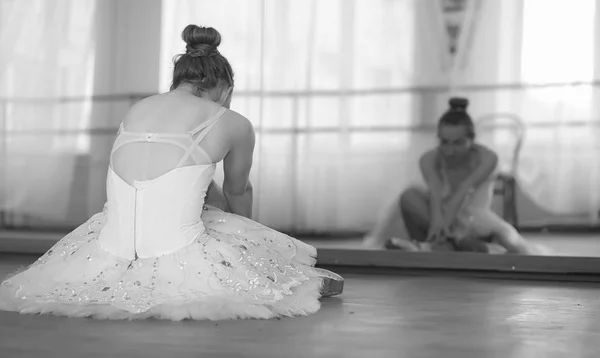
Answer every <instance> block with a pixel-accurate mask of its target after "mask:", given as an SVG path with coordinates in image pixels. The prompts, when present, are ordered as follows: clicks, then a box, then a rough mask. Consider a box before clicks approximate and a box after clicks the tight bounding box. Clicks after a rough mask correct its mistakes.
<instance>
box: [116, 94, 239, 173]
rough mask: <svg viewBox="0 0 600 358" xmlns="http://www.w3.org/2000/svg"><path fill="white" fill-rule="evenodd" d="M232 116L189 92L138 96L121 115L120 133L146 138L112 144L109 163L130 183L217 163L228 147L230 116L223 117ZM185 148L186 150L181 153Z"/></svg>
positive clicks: (222, 157)
mask: <svg viewBox="0 0 600 358" xmlns="http://www.w3.org/2000/svg"><path fill="white" fill-rule="evenodd" d="M220 112H221V113H220ZM217 115H218V116H219V118H217V117H216V116H217ZM236 115H237V116H239V115H238V114H237V113H235V112H232V111H226V110H225V109H224V108H223V107H221V106H220V105H219V104H217V103H214V102H211V101H208V100H205V99H202V98H198V97H195V96H191V95H188V96H186V95H180V94H173V93H165V94H161V95H156V96H152V97H149V98H147V99H144V100H142V101H140V102H139V103H137V104H136V105H134V106H133V107H132V108H131V110H130V111H129V113H128V114H127V116H126V118H125V120H124V121H123V123H122V127H121V134H123V133H126V134H127V133H129V134H132V135H134V136H138V137H139V135H145V136H146V137H147V138H146V140H145V141H139V140H137V141H133V140H132V141H130V142H129V143H125V144H126V145H120V146H119V147H118V148H117V147H116V145H115V147H114V148H113V151H114V153H113V155H112V158H111V159H112V160H111V161H112V168H113V170H114V171H115V172H116V173H118V175H119V176H120V177H121V178H122V179H123V180H125V181H126V182H127V183H129V184H133V183H134V182H135V181H138V182H141V181H149V180H154V179H156V178H158V177H160V176H161V175H164V174H165V173H167V172H169V171H171V170H173V169H175V168H177V167H185V166H192V165H210V164H214V163H218V162H220V161H221V160H223V159H224V158H225V156H226V155H227V153H228V152H229V150H230V147H231V145H230V143H231V134H232V133H234V132H235V128H233V130H231V129H232V128H231V127H232V126H233V127H235V120H234V121H228V119H231V117H235V116H236ZM221 117H223V118H221ZM228 117H229V118H228ZM209 122H210V123H209ZM228 122H229V123H228ZM125 141H127V139H125ZM194 144H195V145H194ZM192 145H194V146H195V148H191V147H190V146H192ZM188 149H189V151H190V154H189V155H187V156H186V155H185V154H186V151H188ZM182 160H183V162H181V161H182Z"/></svg>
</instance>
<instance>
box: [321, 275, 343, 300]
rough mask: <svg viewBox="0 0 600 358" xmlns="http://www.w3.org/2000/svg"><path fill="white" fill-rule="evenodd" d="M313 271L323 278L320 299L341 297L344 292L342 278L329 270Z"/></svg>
mask: <svg viewBox="0 0 600 358" xmlns="http://www.w3.org/2000/svg"><path fill="white" fill-rule="evenodd" d="M315 271H317V273H318V274H319V276H321V277H322V278H323V286H322V288H321V297H331V296H337V295H341V294H342V292H343V291H344V278H343V277H342V276H340V275H338V274H336V273H334V272H331V271H329V270H324V269H320V268H315Z"/></svg>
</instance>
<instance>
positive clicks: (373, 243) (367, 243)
mask: <svg viewBox="0 0 600 358" xmlns="http://www.w3.org/2000/svg"><path fill="white" fill-rule="evenodd" d="M362 247H363V248H364V249H367V250H385V242H384V241H383V240H381V239H380V238H378V237H375V236H365V237H364V238H363V241H362Z"/></svg>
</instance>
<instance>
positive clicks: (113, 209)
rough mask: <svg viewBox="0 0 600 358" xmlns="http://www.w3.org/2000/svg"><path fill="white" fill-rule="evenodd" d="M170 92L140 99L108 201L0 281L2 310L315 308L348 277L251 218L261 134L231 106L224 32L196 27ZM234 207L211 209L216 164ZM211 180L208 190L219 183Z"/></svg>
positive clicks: (150, 314) (166, 313)
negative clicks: (209, 193) (223, 52)
mask: <svg viewBox="0 0 600 358" xmlns="http://www.w3.org/2000/svg"><path fill="white" fill-rule="evenodd" d="M182 38H183V40H184V41H185V42H186V43H187V46H186V53H185V54H182V55H180V56H179V57H178V58H176V60H175V68H174V73H173V84H172V86H171V90H170V91H169V92H167V93H164V94H159V95H156V96H151V97H148V98H146V99H144V100H142V101H140V102H138V103H136V104H135V105H134V106H132V108H131V109H130V110H129V112H128V113H127V115H126V117H125V120H124V121H123V123H121V125H120V129H119V132H118V135H117V138H116V140H115V143H114V145H113V148H112V151H111V153H110V164H109V167H108V174H107V184H106V185H107V198H108V200H107V204H106V205H105V208H104V210H103V212H101V213H98V214H96V215H94V216H92V217H91V218H90V219H89V220H88V221H87V222H85V223H83V224H82V225H81V226H79V227H78V228H77V229H75V230H74V231H72V232H71V233H70V234H68V235H67V236H66V237H64V238H63V239H62V240H60V241H59V242H58V243H56V244H55V245H54V246H53V247H52V248H51V249H50V250H48V251H47V252H46V253H45V254H44V255H43V256H42V257H40V258H39V259H38V260H37V261H36V262H35V263H33V264H32V265H30V266H29V267H28V268H27V269H26V270H24V271H22V272H19V273H16V274H13V275H11V276H10V277H9V278H8V279H6V280H5V281H3V282H2V284H1V286H0V309H1V310H6V311H17V312H21V313H42V314H55V315H64V316H75V317H94V318H99V319H140V318H160V319H170V320H182V319H196V320H202V319H209V320H221V319H238V318H263V319H268V318H273V317H278V316H297V315H309V314H313V313H315V312H317V311H318V310H319V308H320V301H319V298H320V297H322V296H331V295H336V294H339V293H341V291H342V286H343V279H342V278H341V277H340V276H338V275H336V274H334V273H332V272H329V271H326V270H320V269H316V268H314V265H315V263H316V249H315V248H314V247H312V246H309V245H307V244H305V243H302V242H300V241H299V240H296V239H294V238H291V237H289V236H287V235H285V234H283V233H280V232H277V231H275V230H272V229H270V228H268V227H265V226H263V225H261V224H259V223H257V222H254V221H252V220H251V219H250V217H251V216H252V198H253V196H252V186H251V184H250V181H249V173H250V169H251V167H252V157H253V150H254V142H255V138H254V129H253V127H252V125H251V123H250V121H249V120H248V119H246V118H245V117H243V116H242V115H240V114H238V113H236V112H234V111H232V110H230V109H229V106H230V102H231V97H232V90H233V84H234V83H233V71H232V69H231V66H230V64H229V62H228V61H227V59H226V58H225V57H224V56H222V55H221V54H220V53H219V51H218V49H217V48H218V46H219V44H220V42H221V36H220V34H219V32H218V31H217V30H215V29H213V28H210V27H209V28H205V27H198V26H196V25H189V26H187V27H186V28H185V29H184V30H183V32H182ZM221 161H223V168H224V174H225V176H224V183H223V189H222V191H223V196H224V199H225V202H226V203H225V204H226V205H225V206H226V207H227V208H228V210H229V211H231V213H228V212H225V211H223V210H220V209H217V208H216V207H213V206H209V205H205V204H204V201H205V198H206V194H207V191H208V189H209V186H211V183H212V181H213V176H214V173H215V168H216V164H217V163H219V162H221ZM214 188H215V187H214V185H213V186H211V190H215V189H214Z"/></svg>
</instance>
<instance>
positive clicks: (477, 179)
mask: <svg viewBox="0 0 600 358" xmlns="http://www.w3.org/2000/svg"><path fill="white" fill-rule="evenodd" d="M476 150H477V155H478V161H477V162H478V165H477V167H476V168H475V169H474V170H473V171H472V172H471V174H469V175H468V176H467V178H466V179H465V180H463V182H462V183H460V185H459V186H458V188H457V189H456V190H455V191H454V193H453V194H452V196H450V198H449V199H448V202H447V206H446V209H447V211H448V214H447V216H448V217H447V218H446V219H447V221H449V222H452V221H454V218H455V217H456V214H457V212H458V209H459V207H460V205H461V203H462V202H463V200H464V199H465V197H466V196H467V194H468V193H469V191H471V189H474V188H478V187H479V186H480V185H481V184H483V183H485V182H486V181H487V180H489V178H490V176H491V175H492V174H493V173H494V171H495V170H496V166H497V165H498V155H496V153H494V151H492V150H490V149H488V148H486V147H484V146H482V145H477V147H476Z"/></svg>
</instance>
